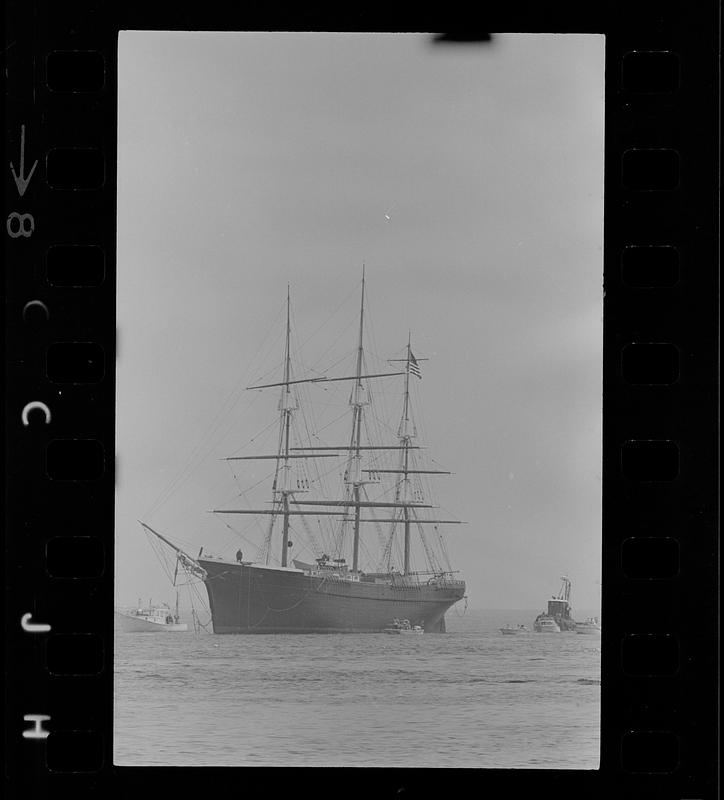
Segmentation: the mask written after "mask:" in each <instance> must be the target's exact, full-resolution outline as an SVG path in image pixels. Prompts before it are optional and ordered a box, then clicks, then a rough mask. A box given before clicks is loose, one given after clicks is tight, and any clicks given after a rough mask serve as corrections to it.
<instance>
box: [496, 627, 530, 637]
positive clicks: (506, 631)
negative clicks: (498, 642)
mask: <svg viewBox="0 0 724 800" xmlns="http://www.w3.org/2000/svg"><path fill="white" fill-rule="evenodd" d="M500 632H501V633H502V634H503V635H504V636H518V635H519V634H521V633H530V629H529V628H526V626H525V625H517V626H515V625H503V627H502V628H500Z"/></svg>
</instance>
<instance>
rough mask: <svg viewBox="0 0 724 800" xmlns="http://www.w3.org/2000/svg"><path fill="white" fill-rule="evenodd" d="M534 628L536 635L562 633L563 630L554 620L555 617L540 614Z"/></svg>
mask: <svg viewBox="0 0 724 800" xmlns="http://www.w3.org/2000/svg"><path fill="white" fill-rule="evenodd" d="M533 628H534V630H535V632H536V633H560V632H561V629H560V626H559V625H558V623H557V622H556V621H555V619H553V617H549V616H548V614H539V615H538V616H537V617H536V619H535V622H534V623H533Z"/></svg>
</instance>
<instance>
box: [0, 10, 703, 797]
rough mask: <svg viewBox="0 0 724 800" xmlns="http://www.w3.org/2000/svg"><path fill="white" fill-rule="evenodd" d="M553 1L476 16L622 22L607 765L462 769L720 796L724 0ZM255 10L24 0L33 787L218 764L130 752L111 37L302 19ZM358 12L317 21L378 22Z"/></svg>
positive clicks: (576, 784) (20, 366)
mask: <svg viewBox="0 0 724 800" xmlns="http://www.w3.org/2000/svg"><path fill="white" fill-rule="evenodd" d="M58 5H62V4H58ZM550 13H551V14H552V13H553V12H550ZM556 14H557V16H556V17H555V18H554V17H551V16H548V17H546V15H545V14H544V13H543V12H541V11H538V12H535V13H533V12H531V13H529V14H528V15H526V14H522V15H521V16H518V17H517V18H516V17H512V16H510V15H508V16H506V13H505V12H502V13H500V14H497V15H496V14H491V15H490V16H489V17H487V18H486V19H485V20H481V21H479V23H478V21H477V20H476V24H475V25H473V24H471V25H469V26H466V31H467V30H468V29H472V28H476V27H479V29H480V30H494V31H495V30H500V31H505V30H516V31H529V32H536V31H540V32H543V31H570V32H603V33H605V34H606V64H607V66H606V135H605V139H606V179H605V266H604V287H605V301H604V472H603V492H604V506H603V509H604V517H603V537H604V538H603V543H604V571H603V614H604V615H605V616H606V621H607V625H606V629H605V631H604V633H603V642H602V659H603V670H602V675H603V679H602V759H601V769H600V771H597V772H592V773H579V772H576V771H557V770H547V771H527V770H518V771H512V772H506V771H504V770H495V771H481V772H461V773H459V779H460V780H461V781H463V780H464V781H466V782H467V781H471V780H472V781H473V782H474V785H475V786H476V787H478V788H479V789H481V790H488V791H494V792H506V793H511V792H516V793H520V792H522V793H525V792H527V791H530V792H533V791H534V790H535V791H536V792H537V793H540V792H541V791H543V793H544V795H545V794H547V793H548V792H554V791H555V792H556V793H557V794H559V795H560V796H583V793H584V792H585V793H586V794H587V795H588V796H593V797H621V798H659V799H662V800H666V799H667V798H671V800H710V798H714V797H715V796H716V793H717V788H718V787H717V779H718V774H717V770H716V764H717V756H716V753H717V749H716V745H717V724H718V716H717V695H716V687H717V670H718V664H717V647H716V642H717V631H718V627H717V626H718V616H717V602H718V540H717V522H718V517H717V511H718V509H717V505H716V498H717V492H716V478H717V467H718V450H717V445H716V441H717V437H716V434H717V428H716V425H717V414H716V396H717V388H716V380H717V370H716V363H717V362H716V357H717V332H718V328H717V316H716V297H717V291H718V284H717V270H716V262H717V245H718V239H717V236H718V229H717V227H716V225H715V218H716V210H717V200H716V190H717V169H716V151H717V122H716V120H717V102H716V92H715V87H716V82H717V73H716V69H717V67H716V64H717V51H716V47H717V35H716V34H717V25H718V18H717V10H716V4H714V3H709V2H706V3H700V4H695V7H694V6H692V7H689V8H687V9H686V10H684V9H683V8H682V7H679V6H674V4H671V5H666V4H651V5H650V6H646V7H645V8H643V7H639V8H638V9H636V10H631V9H629V8H625V9H624V7H621V8H620V9H618V11H617V14H618V15H616V14H614V13H610V12H609V11H606V13H604V12H603V11H600V12H599V11H596V10H591V11H589V12H586V13H585V14H584V13H583V12H580V14H579V16H578V17H575V16H574V17H569V18H566V19H564V18H563V16H562V13H561V12H556ZM149 15H151V16H149ZM251 16H252V15H251V14H243V13H240V14H238V15H236V16H233V15H230V16H229V15H223V14H219V15H217V16H214V15H213V14H212V12H210V11H209V10H203V9H200V8H194V9H191V10H190V9H182V8H181V7H176V8H175V9H174V10H173V11H170V10H167V11H166V12H161V11H160V10H158V9H156V10H154V11H149V10H147V11H146V12H145V13H144V12H141V11H139V10H137V9H136V8H134V7H133V6H132V4H129V5H128V6H127V7H125V8H124V9H121V8H119V9H117V10H116V11H114V12H104V13H101V12H99V11H98V9H97V8H96V7H95V5H94V4H93V3H91V2H88V3H83V2H80V3H77V4H75V5H74V6H73V8H72V10H69V9H68V8H65V7H62V8H59V7H57V6H56V5H53V4H51V3H47V4H45V3H39V4H26V3H21V2H13V3H10V4H9V5H8V11H7V21H8V26H7V33H6V64H7V76H8V79H7V89H6V108H7V111H8V124H7V128H6V130H7V133H6V162H7V163H8V169H7V171H6V173H5V176H6V182H5V200H6V241H5V251H6V292H7V298H8V302H7V310H8V313H7V320H8V321H7V356H6V364H7V377H8V381H7V384H6V395H5V397H6V420H7V427H6V431H7V438H8V450H7V453H8V461H7V463H8V477H7V490H8V491H7V493H6V496H7V497H8V507H7V511H6V558H7V563H6V587H7V589H8V592H9V594H8V601H7V604H6V644H7V645H8V649H7V652H8V654H9V656H8V666H7V673H6V674H7V678H8V693H7V695H6V697H7V712H6V743H7V753H8V755H7V757H6V758H7V764H6V774H7V776H8V779H9V781H10V784H11V785H12V786H13V787H14V789H15V790H16V792H17V794H18V795H20V794H24V795H25V796H51V794H52V793H56V792H59V791H66V790H67V791H72V792H73V793H74V794H75V795H76V796H85V794H90V793H91V792H96V793H97V792H101V793H104V794H110V793H115V792H120V793H123V794H124V796H125V794H129V793H130V792H133V791H139V790H141V787H144V788H145V789H146V791H149V790H159V791H160V790H164V791H173V790H174V789H178V788H180V787H181V786H185V787H187V788H189V787H193V788H196V787H197V786H198V787H199V788H201V787H202V786H204V785H206V786H207V785H208V779H209V772H210V771H209V770H205V771H203V773H202V772H201V771H199V770H192V771H180V772H179V771H169V770H166V769H161V768H138V769H136V768H133V769H131V768H118V767H115V766H114V765H113V755H112V712H113V700H112V692H113V688H112V675H113V630H112V621H111V617H112V607H113V564H114V561H113V527H114V519H113V495H114V398H115V377H114V361H115V355H116V340H115V211H116V180H115V174H116V135H117V134H116V113H117V112H116V104H117V64H116V48H117V34H118V31H119V30H122V29H137V30H142V29H148V30H155V29H158V30H160V29H165V30H189V29H190V30H234V29H238V30H245V29H247V30H248V29H260V30H263V29H269V30H274V29H280V30H281V29H293V28H294V26H289V24H288V21H285V20H282V19H278V18H272V17H271V16H267V18H265V19H262V18H258V19H257V18H254V19H252V18H251ZM343 16H344V15H342V16H341V17H340V19H339V20H338V21H337V24H335V25H330V24H329V22H328V21H327V22H326V24H325V22H324V21H323V19H322V17H321V16H320V18H319V19H316V18H314V19H311V18H310V19H305V20H302V21H300V24H299V26H298V28H299V29H302V30H304V29H308V30H312V29H317V30H347V29H349V30H353V29H355V28H356V26H358V25H359V20H354V21H352V23H351V24H350V21H349V20H344V19H342V17H343ZM345 22H346V23H347V24H344V23H345ZM340 23H341V24H340ZM408 25H409V23H408ZM362 27H363V28H364V29H367V30H375V29H379V30H390V29H392V26H390V25H389V23H388V24H387V25H385V26H384V27H380V26H377V25H374V24H370V25H362ZM394 29H397V30H406V29H407V30H409V29H411V28H409V27H407V26H406V25H405V21H401V24H400V25H399V26H394ZM415 29H416V30H448V29H449V24H448V23H447V21H446V20H425V24H423V25H416V26H415ZM475 38H477V37H476V35H474V34H469V33H468V32H465V33H462V34H459V35H456V34H451V35H449V39H451V40H456V39H462V40H475ZM480 38H483V39H484V36H482V37H480ZM213 772H214V778H213V779H214V781H218V783H215V785H216V787H217V789H218V790H225V789H226V788H229V789H232V788H234V787H236V788H237V789H238V787H239V784H238V780H239V778H238V776H235V775H234V774H233V770H213ZM265 772H266V771H264V770H257V771H256V775H257V776H259V775H261V773H265ZM291 772H294V771H291ZM333 772H336V771H333ZM358 772H359V771H358ZM342 779H344V778H342ZM457 779H458V777H456V776H452V777H450V776H449V775H442V774H440V772H437V773H435V772H434V771H433V774H430V773H429V772H426V773H425V774H424V775H423V774H421V773H420V772H418V771H415V770H411V771H407V770H406V771H405V774H404V776H400V775H399V774H398V775H395V774H391V772H390V771H389V770H369V771H365V773H364V774H363V775H361V776H360V775H358V774H356V776H355V784H356V786H355V788H354V789H351V788H350V789H349V792H352V793H354V792H357V791H359V792H364V793H369V792H370V791H374V792H375V794H376V795H377V796H400V795H401V794H408V795H412V794H413V793H415V792H418V793H420V794H423V793H425V792H426V791H427V792H429V791H431V790H433V789H435V790H441V789H442V787H444V786H450V785H451V784H450V781H453V782H455V781H456V780H457ZM274 780H283V781H284V782H285V783H286V781H287V780H289V781H290V784H289V785H290V786H292V785H293V782H294V780H296V778H294V777H293V776H292V777H289V776H287V777H283V778H281V779H279V778H274ZM345 780H346V779H345Z"/></svg>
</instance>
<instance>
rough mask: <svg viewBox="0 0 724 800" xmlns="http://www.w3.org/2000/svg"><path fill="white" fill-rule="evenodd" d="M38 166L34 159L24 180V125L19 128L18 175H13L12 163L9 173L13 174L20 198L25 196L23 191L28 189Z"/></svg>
mask: <svg viewBox="0 0 724 800" xmlns="http://www.w3.org/2000/svg"><path fill="white" fill-rule="evenodd" d="M37 166H38V159H37V158H36V159H35V163H34V164H33V166H32V167H31V169H30V172H29V173H28V177H27V178H25V177H24V176H23V173H24V172H25V125H21V126H20V174H19V175H17V174H16V173H15V167H14V166H13V162H12V161H11V162H10V171H11V172H12V173H13V179H14V180H15V185H16V186H17V187H18V192H19V193H20V196H21V197H22V196H23V195H24V194H25V190H26V189H27V188H28V184H29V183H30V179H31V178H32V177H33V173H34V172H35V168H36V167H37Z"/></svg>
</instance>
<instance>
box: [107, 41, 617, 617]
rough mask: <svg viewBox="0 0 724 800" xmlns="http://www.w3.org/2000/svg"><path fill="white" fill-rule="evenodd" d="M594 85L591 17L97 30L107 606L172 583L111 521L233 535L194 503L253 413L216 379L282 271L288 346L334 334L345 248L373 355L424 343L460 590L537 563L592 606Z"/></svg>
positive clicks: (535, 571)
mask: <svg viewBox="0 0 724 800" xmlns="http://www.w3.org/2000/svg"><path fill="white" fill-rule="evenodd" d="M603 97H604V39H603V37H602V36H593V35H538V34H534V35H500V36H497V37H495V38H494V40H493V42H492V43H491V44H489V45H485V46H469V45H468V46H463V47H451V46H449V45H447V46H433V45H431V44H430V41H429V37H426V36H418V35H396V34H389V35H366V34H365V35H360V34H259V33H254V34H238V33H157V32H124V33H121V34H120V43H119V136H118V142H119V145H118V147H119V152H118V187H119V189H118V191H119V197H118V326H119V339H118V345H119V346H118V367H117V368H118V406H117V408H118V410H117V420H118V424H117V452H118V489H117V512H116V518H117V529H116V556H117V567H116V576H117V584H116V596H117V601H118V602H119V603H122V604H124V603H133V602H135V600H136V598H137V597H144V598H148V597H154V598H157V599H167V600H170V599H172V595H173V592H172V590H171V588H170V584H169V581H168V579H167V578H166V577H165V576H164V573H163V571H162V569H161V567H160V565H159V563H158V561H157V559H156V557H155V555H154V553H153V551H152V550H151V548H150V546H149V544H148V542H147V540H146V537H145V535H144V534H143V532H142V531H141V529H140V527H139V525H138V524H137V522H136V520H137V519H144V520H146V521H147V522H149V523H150V524H151V525H153V526H154V527H156V528H157V529H158V530H160V531H162V532H164V533H165V534H167V535H169V536H170V537H172V538H174V539H176V540H178V541H179V542H183V543H187V544H188V546H189V548H195V549H194V550H193V551H192V552H196V551H197V550H198V547H199V546H201V545H202V544H203V545H204V546H205V547H206V548H207V549H208V550H211V551H213V552H215V553H217V554H222V553H224V554H227V555H231V554H233V553H234V552H235V550H236V548H237V547H238V546H239V543H240V542H239V541H238V540H235V539H234V537H233V535H230V533H229V530H228V529H227V528H226V527H225V526H224V520H222V519H221V518H219V517H218V516H212V515H209V514H208V513H207V510H208V509H210V508H214V507H216V508H219V507H222V506H223V504H226V507H231V505H229V503H230V500H231V499H232V498H233V497H234V495H235V493H236V492H237V491H238V489H237V486H236V485H235V483H234V480H233V476H232V475H231V474H230V472H229V469H228V467H227V465H226V464H224V463H222V462H221V461H219V459H220V458H222V457H224V456H227V455H231V454H233V453H234V452H236V451H238V450H239V448H240V447H241V446H242V445H243V444H244V443H245V442H248V441H249V439H250V438H251V437H252V436H253V435H254V434H255V433H256V432H257V431H258V430H259V429H260V428H261V427H263V425H264V424H266V423H268V422H270V421H272V420H273V419H274V415H275V413H276V396H274V397H271V396H267V397H266V398H262V397H260V394H259V393H254V392H245V391H244V387H245V386H247V385H249V383H251V382H252V381H253V380H254V379H257V378H259V377H260V376H261V375H263V374H264V373H265V372H268V371H269V370H270V369H272V368H275V367H276V366H277V365H278V364H279V362H280V360H281V356H282V349H281V348H282V346H283V342H282V340H281V338H279V337H280V336H281V333H282V326H283V317H282V316H281V314H282V309H283V303H284V300H285V296H286V290H287V283H289V284H291V293H292V301H293V309H294V323H295V333H296V340H297V341H298V342H299V343H300V344H303V345H304V350H303V355H304V357H305V358H306V361H307V362H308V363H309V364H313V363H315V362H316V361H317V360H318V359H320V357H321V356H322V355H323V352H324V351H325V349H326V348H327V347H328V346H329V345H330V344H332V345H334V346H340V347H342V345H343V347H342V350H340V351H339V352H343V351H345V350H348V351H350V352H351V351H352V350H353V349H354V345H355V341H354V327H351V328H350V327H349V325H348V323H351V324H352V326H354V323H355V315H356V313H357V305H358V302H359V299H358V290H359V285H360V279H361V266H362V262H363V261H364V262H365V265H366V271H367V297H368V300H369V312H370V322H371V326H372V327H371V329H370V331H371V333H372V334H373V337H374V338H373V343H374V347H373V348H372V349H373V351H374V352H375V353H377V354H379V356H381V357H382V358H386V357H394V356H395V355H396V354H399V351H401V350H402V349H403V348H404V346H405V344H406V341H407V334H408V331H411V332H412V337H413V349H414V350H415V354H416V355H419V356H420V357H422V356H425V357H428V358H429V359H430V360H429V361H427V362H425V363H424V365H423V380H422V381H421V382H420V383H419V385H418V386H417V389H416V391H419V394H420V399H421V405H422V407H423V413H424V423H425V433H426V440H427V442H426V443H427V444H428V445H429V447H430V451H431V453H433V455H434V458H435V459H436V461H437V462H439V463H440V464H442V465H443V466H444V468H446V469H450V470H452V471H453V472H454V473H455V474H454V475H453V476H451V477H450V478H447V479H445V481H440V482H439V485H438V490H437V499H438V500H439V501H440V503H441V505H442V506H443V507H444V508H445V509H447V510H449V511H450V512H452V513H454V514H455V516H456V517H458V518H460V519H463V520H466V521H467V522H468V524H467V525H465V526H455V527H454V528H452V529H450V532H449V536H448V550H449V553H450V556H451V561H452V562H453V566H454V567H455V568H458V569H461V570H462V576H463V577H464V579H465V580H466V582H467V587H468V588H467V593H468V596H469V603H470V606H471V607H473V608H486V607H487V608H538V607H540V608H541V609H543V607H544V605H545V600H546V598H547V597H548V596H550V594H551V593H552V592H555V591H556V590H557V589H558V586H559V582H560V581H559V577H560V576H561V575H563V574H564V573H567V574H568V575H569V576H570V577H571V579H572V581H573V598H572V599H573V603H574V608H575V607H578V608H588V609H591V608H596V607H597V606H598V591H599V590H598V586H597V581H598V580H599V579H600V549H601V371H602V269H603V267H602V264H603V258H602V257H603V251H602V245H603V119H604V105H603ZM335 311H338V313H337V314H336V315H335V316H334V317H333V318H332V319H331V320H330V317H332V315H333V314H334V312H335ZM327 321H328V324H326V325H325V327H324V328H323V329H322V330H321V331H318V330H317V329H318V328H319V327H320V326H321V325H322V324H323V323H326V322H327ZM266 355H268V360H264V356H266ZM272 379H274V377H273V376H272ZM265 404H266V405H265ZM342 410H343V409H342ZM333 444H334V443H333ZM187 464H191V466H192V467H194V468H193V469H192V470H190V471H187V472H182V473H181V476H180V477H181V478H183V479H184V480H182V481H180V482H177V486H176V490H175V491H174V492H171V493H169V492H167V491H166V490H167V488H168V486H169V484H170V482H171V481H172V479H174V477H176V476H178V475H179V473H180V472H181V471H182V470H183V469H184V467H185V466H186V465H187ZM247 477H248V476H247ZM161 500H164V502H159V501H161Z"/></svg>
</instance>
